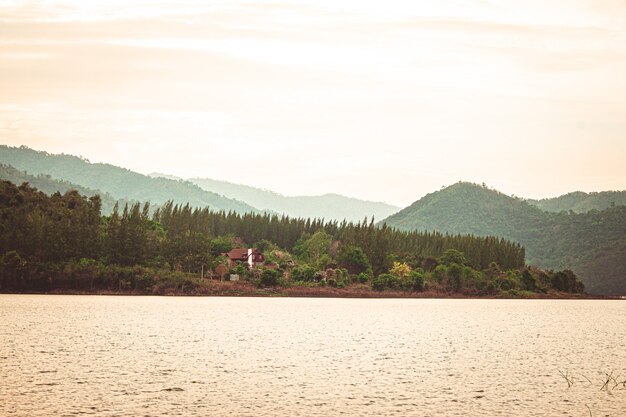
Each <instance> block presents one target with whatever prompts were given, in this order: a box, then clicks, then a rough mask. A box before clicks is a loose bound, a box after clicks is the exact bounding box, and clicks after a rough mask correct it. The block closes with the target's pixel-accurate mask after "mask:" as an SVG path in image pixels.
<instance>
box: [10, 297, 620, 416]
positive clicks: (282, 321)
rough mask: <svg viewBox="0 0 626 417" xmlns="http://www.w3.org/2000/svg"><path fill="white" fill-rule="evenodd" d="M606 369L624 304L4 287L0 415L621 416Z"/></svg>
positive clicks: (615, 356) (614, 354)
mask: <svg viewBox="0 0 626 417" xmlns="http://www.w3.org/2000/svg"><path fill="white" fill-rule="evenodd" d="M559 369H560V370H562V371H564V372H565V371H566V370H568V371H569V372H570V373H571V374H574V385H573V386H572V387H571V388H568V387H567V383H566V381H565V380H564V379H563V378H562V377H561V376H560V375H559V373H558V370H559ZM606 371H608V372H611V371H614V375H615V376H619V377H620V378H621V379H626V302H620V301H565V300H563V301H546V300H397V299H387V300H361V299H298V298H183V297H181V298H174V297H121V296H114V297H100V296H28V295H0V415H2V416H5V415H9V416H10V415H19V416H43V415H46V416H49V415H59V416H61V415H66V416H74V415H85V414H87V415H89V414H93V415H104V416H120V415H123V416H126V415H128V416H136V415H137V416H140V415H146V416H148V415H149V416H156V415H181V416H224V415H233V416H260V415H267V416H295V415H307V416H334V415H340V414H344V415H375V416H379V415H402V416H404V415H411V416H476V415H485V416H589V410H588V409H587V406H588V407H589V408H590V409H591V410H592V413H593V414H592V415H593V416H606V415H610V416H617V417H622V416H626V388H623V387H617V388H614V389H612V390H610V391H609V392H606V391H600V387H601V385H602V382H601V381H602V378H603V376H604V374H603V373H604V372H606ZM581 374H584V375H585V376H587V377H588V378H589V379H591V381H592V384H590V383H589V382H587V381H586V380H585V379H584V377H583V376H581ZM611 385H614V384H611Z"/></svg>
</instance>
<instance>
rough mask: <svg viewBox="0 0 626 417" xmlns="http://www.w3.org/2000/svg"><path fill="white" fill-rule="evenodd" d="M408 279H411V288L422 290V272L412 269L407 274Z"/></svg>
mask: <svg viewBox="0 0 626 417" xmlns="http://www.w3.org/2000/svg"><path fill="white" fill-rule="evenodd" d="M409 279H410V280H411V284H412V287H413V288H412V289H413V290H414V291H418V292H421V291H424V274H423V273H421V272H419V271H412V272H411V273H410V274H409Z"/></svg>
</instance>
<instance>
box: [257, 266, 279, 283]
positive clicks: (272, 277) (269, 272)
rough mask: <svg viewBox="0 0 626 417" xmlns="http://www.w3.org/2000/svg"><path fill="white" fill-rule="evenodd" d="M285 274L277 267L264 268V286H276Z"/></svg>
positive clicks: (262, 275)
mask: <svg viewBox="0 0 626 417" xmlns="http://www.w3.org/2000/svg"><path fill="white" fill-rule="evenodd" d="M282 276H283V274H282V273H281V272H280V271H279V270H277V269H264V270H263V272H262V273H261V282H260V284H261V286H262V287H275V286H277V285H278V284H279V282H280V279H281V278H282Z"/></svg>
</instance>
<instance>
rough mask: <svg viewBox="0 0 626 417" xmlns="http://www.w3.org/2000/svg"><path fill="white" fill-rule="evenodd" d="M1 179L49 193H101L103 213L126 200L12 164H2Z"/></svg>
mask: <svg viewBox="0 0 626 417" xmlns="http://www.w3.org/2000/svg"><path fill="white" fill-rule="evenodd" d="M0 179H1V180H5V181H11V182H12V183H14V184H18V185H20V184H23V183H25V182H27V183H29V184H30V185H31V186H32V187H35V188H37V189H38V190H39V191H41V192H44V193H46V194H48V195H52V194H54V193H56V192H59V193H61V194H65V193H66V192H67V191H69V190H76V191H78V192H79V193H80V194H82V195H88V196H93V195H96V194H98V195H100V198H101V201H102V213H104V214H110V213H111V212H112V211H113V207H114V206H115V203H118V204H119V205H121V206H123V205H124V203H125V202H126V201H124V200H116V199H114V198H113V197H112V196H111V195H110V194H108V193H103V192H102V191H100V190H93V189H91V188H87V187H81V186H80V185H77V184H72V183H71V182H68V181H63V180H56V179H54V178H52V177H51V176H50V175H44V174H39V175H37V176H35V175H30V174H27V173H26V172H24V171H20V170H18V169H16V168H14V167H12V166H11V165H4V164H0Z"/></svg>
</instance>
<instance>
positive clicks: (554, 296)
mask: <svg viewBox="0 0 626 417" xmlns="http://www.w3.org/2000/svg"><path fill="white" fill-rule="evenodd" d="M0 294H16V295H108V296H116V295H118V296H163V297H281V298H361V299H365V298H372V299H381V298H404V299H411V298H416V299H417V298H424V299H427V298H431V299H447V298H448V299H479V300H488V299H493V300H503V299H506V300H625V298H624V297H623V296H612V295H598V294H570V293H561V292H551V293H547V294H542V293H533V294H527V293H521V294H520V293H514V294H511V293H502V294H495V295H475V294H462V293H445V292H436V291H424V292H408V291H381V292H378V291H372V290H369V289H365V288H363V287H352V288H351V287H348V288H334V287H298V286H292V287H278V288H257V287H254V286H253V285H251V284H249V283H230V282H213V283H211V284H209V285H205V286H202V287H197V288H194V289H192V290H180V289H177V290H172V288H167V289H163V290H152V291H142V290H102V289H93V290H72V289H54V290H50V291H9V292H4V291H1V290H0Z"/></svg>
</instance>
